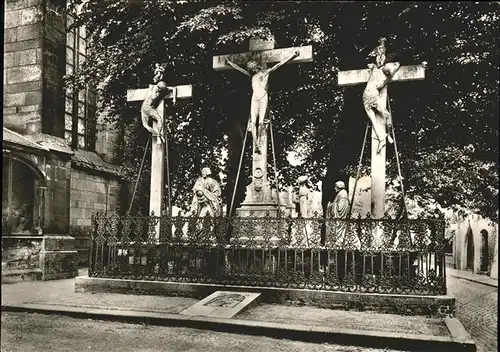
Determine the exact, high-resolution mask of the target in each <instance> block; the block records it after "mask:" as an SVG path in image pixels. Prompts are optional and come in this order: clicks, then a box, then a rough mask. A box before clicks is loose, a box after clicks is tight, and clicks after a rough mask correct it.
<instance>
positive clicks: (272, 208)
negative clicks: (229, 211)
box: [236, 203, 278, 218]
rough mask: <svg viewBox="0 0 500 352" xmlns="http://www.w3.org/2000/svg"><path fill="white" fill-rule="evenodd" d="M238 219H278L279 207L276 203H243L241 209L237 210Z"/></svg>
mask: <svg viewBox="0 0 500 352" xmlns="http://www.w3.org/2000/svg"><path fill="white" fill-rule="evenodd" d="M236 216H237V217H242V218H246V217H256V218H263V217H266V216H268V217H271V218H277V217H278V205H277V204H276V203H267V204H265V203H253V204H252V203H242V204H241V207H239V208H236Z"/></svg>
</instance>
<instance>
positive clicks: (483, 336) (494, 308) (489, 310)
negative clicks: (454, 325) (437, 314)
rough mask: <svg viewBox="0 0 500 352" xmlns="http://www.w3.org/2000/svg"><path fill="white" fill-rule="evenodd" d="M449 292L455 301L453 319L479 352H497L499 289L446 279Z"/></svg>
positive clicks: (452, 278) (461, 280)
mask: <svg viewBox="0 0 500 352" xmlns="http://www.w3.org/2000/svg"><path fill="white" fill-rule="evenodd" d="M447 281H448V292H449V293H450V294H452V295H453V296H455V297H456V299H457V301H456V302H457V303H456V304H457V306H456V311H455V315H456V317H457V318H458V320H460V322H461V323H462V324H463V326H464V327H465V329H466V330H467V331H468V332H469V333H470V335H471V337H472V340H474V341H475V342H476V344H477V347H478V352H489V351H497V350H498V338H497V336H498V316H497V314H498V288H497V287H491V286H487V285H483V284H481V283H476V282H471V281H468V280H464V279H459V278H454V277H448V278H447Z"/></svg>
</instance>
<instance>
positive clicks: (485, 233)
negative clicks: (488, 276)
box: [481, 229, 490, 272]
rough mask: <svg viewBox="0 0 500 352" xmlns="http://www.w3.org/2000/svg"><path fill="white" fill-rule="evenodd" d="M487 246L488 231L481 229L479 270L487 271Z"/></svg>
mask: <svg viewBox="0 0 500 352" xmlns="http://www.w3.org/2000/svg"><path fill="white" fill-rule="evenodd" d="M489 264H490V263H489V248H488V231H487V230H485V229H482V230H481V271H482V272H487V271H488V268H489Z"/></svg>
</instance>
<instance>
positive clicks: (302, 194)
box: [297, 176, 311, 218]
mask: <svg viewBox="0 0 500 352" xmlns="http://www.w3.org/2000/svg"><path fill="white" fill-rule="evenodd" d="M308 181H309V177H307V176H300V177H299V178H298V180H297V182H298V184H299V214H300V216H301V217H302V218H308V217H309V213H310V211H309V210H310V209H309V199H310V198H311V191H310V190H309V187H308Z"/></svg>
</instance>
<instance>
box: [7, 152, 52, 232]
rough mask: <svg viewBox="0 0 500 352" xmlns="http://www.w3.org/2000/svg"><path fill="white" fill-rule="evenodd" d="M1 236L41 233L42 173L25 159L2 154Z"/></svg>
mask: <svg viewBox="0 0 500 352" xmlns="http://www.w3.org/2000/svg"><path fill="white" fill-rule="evenodd" d="M2 173H3V174H2V234H3V235H8V234H41V233H42V231H41V228H42V224H43V206H44V204H43V197H44V190H45V180H44V177H43V174H42V173H41V172H40V171H39V170H38V168H37V167H36V166H35V165H33V164H32V163H31V162H30V161H29V160H27V159H25V158H23V157H22V156H18V155H15V154H13V153H11V152H5V151H4V153H3V170H2Z"/></svg>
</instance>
